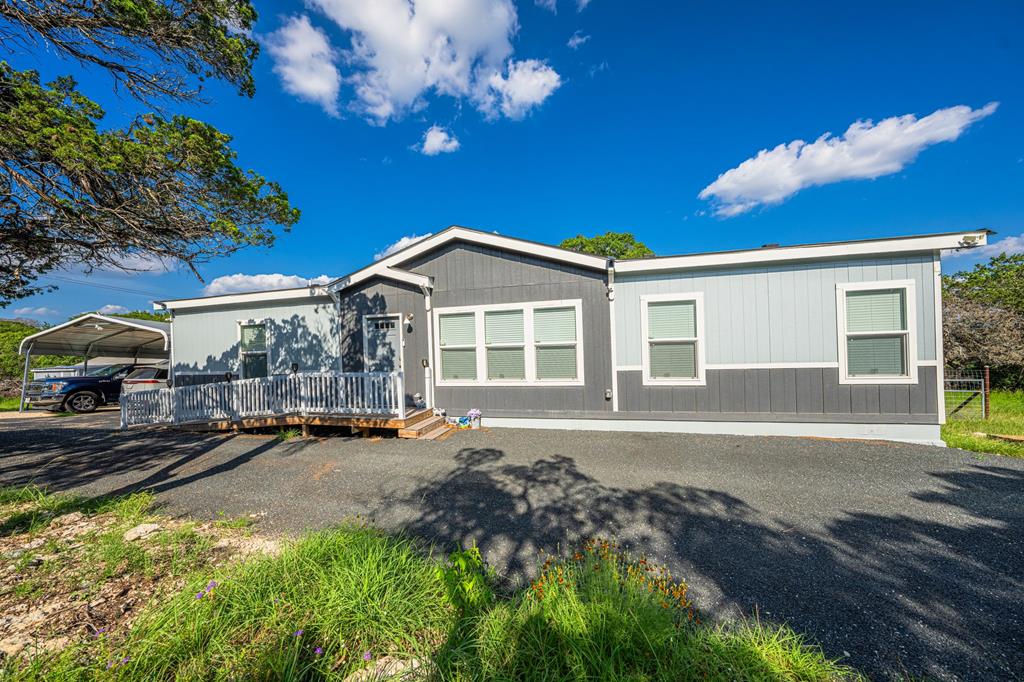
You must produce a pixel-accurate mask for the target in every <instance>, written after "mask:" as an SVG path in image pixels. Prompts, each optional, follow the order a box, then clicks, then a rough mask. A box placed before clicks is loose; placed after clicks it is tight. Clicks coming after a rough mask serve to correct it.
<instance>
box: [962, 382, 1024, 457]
mask: <svg viewBox="0 0 1024 682" xmlns="http://www.w3.org/2000/svg"><path fill="white" fill-rule="evenodd" d="M990 398H991V404H990V412H989V418H988V419H957V418H953V419H949V420H947V421H946V423H945V424H944V425H943V427H942V440H944V441H946V445H948V446H949V447H951V448H960V449H961V450H971V451H974V452H985V453H990V454H994V455H1006V456H1007V457H1024V443H1011V442H1007V441H1002V440H998V439H994V438H987V437H985V435H975V434H989V433H996V434H1000V435H1006V436H1024V391H992V393H991V395H990Z"/></svg>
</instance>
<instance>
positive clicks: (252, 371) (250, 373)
mask: <svg viewBox="0 0 1024 682" xmlns="http://www.w3.org/2000/svg"><path fill="white" fill-rule="evenodd" d="M242 376H243V377H244V378H246V379H255V378H256V377H265V376H267V354H266V353H247V354H245V355H243V356H242Z"/></svg>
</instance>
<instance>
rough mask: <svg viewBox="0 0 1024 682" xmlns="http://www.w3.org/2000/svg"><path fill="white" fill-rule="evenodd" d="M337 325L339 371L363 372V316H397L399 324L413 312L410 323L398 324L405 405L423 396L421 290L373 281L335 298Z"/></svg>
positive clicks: (425, 348) (424, 345) (426, 355)
mask: <svg viewBox="0 0 1024 682" xmlns="http://www.w3.org/2000/svg"><path fill="white" fill-rule="evenodd" d="M339 303H340V316H339V318H338V320H339V321H338V327H339V330H340V338H341V363H342V371H345V372H362V371H365V366H366V365H365V362H364V355H363V350H364V349H363V317H364V316H366V315H399V316H400V320H399V323H400V324H401V323H402V322H403V321H404V320H405V318H406V316H407V315H409V314H410V313H411V314H412V315H413V319H412V322H411V323H410V324H402V342H403V349H402V368H401V369H402V371H403V372H404V373H405V395H406V404H407V405H413V404H414V403H415V401H414V396H415V395H416V394H417V393H418V394H420V395H421V396H424V397H425V396H426V392H427V382H426V379H425V376H424V370H423V366H422V360H424V359H427V358H429V357H430V355H429V344H428V342H427V310H426V301H425V299H424V297H423V292H422V291H420V290H419V289H418V288H417V287H414V286H410V285H407V284H402V283H397V282H391V281H385V280H380V279H377V280H373V281H370V282H369V283H367V284H365V285H363V286H360V287H357V288H354V289H350V290H346V291H343V292H342V293H341V296H340V297H339Z"/></svg>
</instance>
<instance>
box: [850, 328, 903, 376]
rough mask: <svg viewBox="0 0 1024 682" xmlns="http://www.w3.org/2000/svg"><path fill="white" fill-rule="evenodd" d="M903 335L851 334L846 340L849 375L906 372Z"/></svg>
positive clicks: (886, 374) (884, 374) (900, 374)
mask: <svg viewBox="0 0 1024 682" xmlns="http://www.w3.org/2000/svg"><path fill="white" fill-rule="evenodd" d="M904 358H905V344H904V337H903V336H902V335H900V336H851V337H848V338H847V340H846V362H847V372H848V373H849V375H850V376H872V375H882V376H902V375H904V374H906V373H907V367H906V362H905V361H904Z"/></svg>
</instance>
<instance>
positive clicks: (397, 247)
mask: <svg viewBox="0 0 1024 682" xmlns="http://www.w3.org/2000/svg"><path fill="white" fill-rule="evenodd" d="M432 234H433V232H427V233H426V234H420V235H416V234H410V235H407V236H405V237H402V238H401V239H399V240H398V241H397V242H394V243H393V244H388V245H387V246H386V247H385V248H384V250H383V251H379V252H377V253H375V254H373V260H380V259H381V258H387V257H388V256H390V255H391V254H393V253H395V252H396V251H401V250H402V249H404V248H405V247H407V246H411V245H412V244H415V243H416V242H418V241H420V240H421V239H426V238H427V237H429V236H430V235H432Z"/></svg>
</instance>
